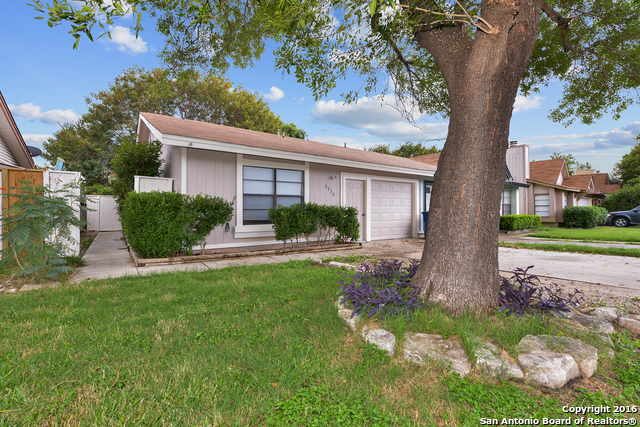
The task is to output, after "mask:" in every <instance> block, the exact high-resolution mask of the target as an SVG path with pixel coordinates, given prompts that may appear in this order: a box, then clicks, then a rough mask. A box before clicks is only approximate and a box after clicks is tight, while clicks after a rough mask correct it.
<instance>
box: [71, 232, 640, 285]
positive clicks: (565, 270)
mask: <svg viewBox="0 0 640 427" xmlns="http://www.w3.org/2000/svg"><path fill="white" fill-rule="evenodd" d="M423 248H424V240H423V239H396V240H383V241H377V242H369V243H363V245H362V248H361V249H354V250H343V251H339V252H335V251H327V252H315V253H299V254H287V255H270V256H257V257H246V258H236V259H225V260H219V261H208V262H198V263H190V264H178V265H166V266H154V267H135V265H134V264H133V262H132V261H131V258H130V256H129V252H128V251H127V247H126V245H125V243H124V240H122V233H121V232H101V233H99V234H98V236H96V238H95V240H94V241H93V243H92V245H91V247H90V248H89V250H88V251H87V252H86V254H85V256H84V261H85V266H84V267H82V268H80V269H78V270H77V272H76V274H74V276H72V278H71V279H70V281H71V282H80V281H83V280H86V279H99V278H106V277H120V276H124V275H140V274H148V273H153V272H163V271H176V270H198V271H201V270H208V269H211V268H224V267H227V266H230V265H256V264H271V263H278V262H286V261H288V260H291V259H309V258H311V259H316V260H319V259H321V258H323V257H328V256H336V255H338V256H343V255H348V254H351V253H353V254H361V255H375V256H378V257H389V258H391V257H393V258H402V259H410V258H417V259H419V258H421V256H422V250H423ZM499 262H500V270H503V271H512V270H514V269H516V268H526V267H528V266H530V265H533V266H534V267H533V268H532V269H531V270H529V271H530V272H531V273H533V274H536V275H538V276H542V277H550V278H557V279H564V280H573V281H579V282H586V283H591V284H600V285H606V286H612V287H617V288H625V289H626V290H627V291H631V292H634V291H637V292H638V295H639V296H640V258H629V257H617V256H607V255H586V254H573V253H564V252H562V253H561V252H545V251H537V250H529V249H511V248H500V249H499Z"/></svg>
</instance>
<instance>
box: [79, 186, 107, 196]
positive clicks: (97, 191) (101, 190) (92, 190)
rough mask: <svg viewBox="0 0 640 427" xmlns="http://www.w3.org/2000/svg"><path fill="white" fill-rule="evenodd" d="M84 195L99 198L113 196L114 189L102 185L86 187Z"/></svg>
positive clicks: (83, 190)
mask: <svg viewBox="0 0 640 427" xmlns="http://www.w3.org/2000/svg"><path fill="white" fill-rule="evenodd" d="M82 192H83V193H84V194H92V195H97V196H113V188H111V187H107V186H104V185H102V184H94V185H89V186H87V187H84V188H83V189H82Z"/></svg>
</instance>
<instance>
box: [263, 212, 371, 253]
mask: <svg viewBox="0 0 640 427" xmlns="http://www.w3.org/2000/svg"><path fill="white" fill-rule="evenodd" d="M269 222H270V223H271V224H272V226H273V230H274V232H275V235H276V236H275V237H276V240H280V241H282V242H284V245H285V246H286V244H287V241H290V242H291V243H292V244H293V239H294V238H295V239H296V243H298V242H299V240H300V238H301V237H302V236H304V237H305V239H306V241H307V246H309V245H311V241H310V238H311V236H312V235H313V234H314V233H318V242H319V243H321V242H323V243H326V242H327V241H334V242H336V243H347V242H353V241H357V240H358V239H359V238H360V231H359V227H360V223H359V222H358V210H357V209H356V208H353V207H349V208H348V207H342V206H331V205H318V204H316V203H305V204H304V205H299V204H295V205H291V206H286V207H285V206H278V207H277V208H271V209H269Z"/></svg>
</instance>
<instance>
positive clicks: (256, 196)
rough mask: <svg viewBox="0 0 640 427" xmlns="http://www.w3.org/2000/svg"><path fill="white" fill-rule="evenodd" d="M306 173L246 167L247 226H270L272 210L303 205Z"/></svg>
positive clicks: (245, 207) (244, 212)
mask: <svg viewBox="0 0 640 427" xmlns="http://www.w3.org/2000/svg"><path fill="white" fill-rule="evenodd" d="M303 177H304V172H303V171H299V170H289V169H271V168H260V167H255V166H244V169H243V182H242V190H243V191H242V194H243V198H244V201H243V204H244V209H243V218H244V219H243V223H244V224H245V225H251V224H268V223H269V221H268V216H269V209H270V208H273V207H277V206H291V205H293V204H296V203H297V204H302V203H303V201H304V193H303V191H304V190H303V188H304V185H303Z"/></svg>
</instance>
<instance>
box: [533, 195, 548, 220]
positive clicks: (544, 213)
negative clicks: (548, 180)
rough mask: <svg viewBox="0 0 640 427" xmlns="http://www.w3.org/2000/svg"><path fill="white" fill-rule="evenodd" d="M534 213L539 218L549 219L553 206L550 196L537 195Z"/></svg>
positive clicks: (534, 200) (534, 201)
mask: <svg viewBox="0 0 640 427" xmlns="http://www.w3.org/2000/svg"><path fill="white" fill-rule="evenodd" d="M533 203H534V213H535V214H536V215H538V216H541V217H545V218H549V217H550V216H551V209H550V206H551V204H550V203H549V195H548V194H536V195H534V196H533Z"/></svg>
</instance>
